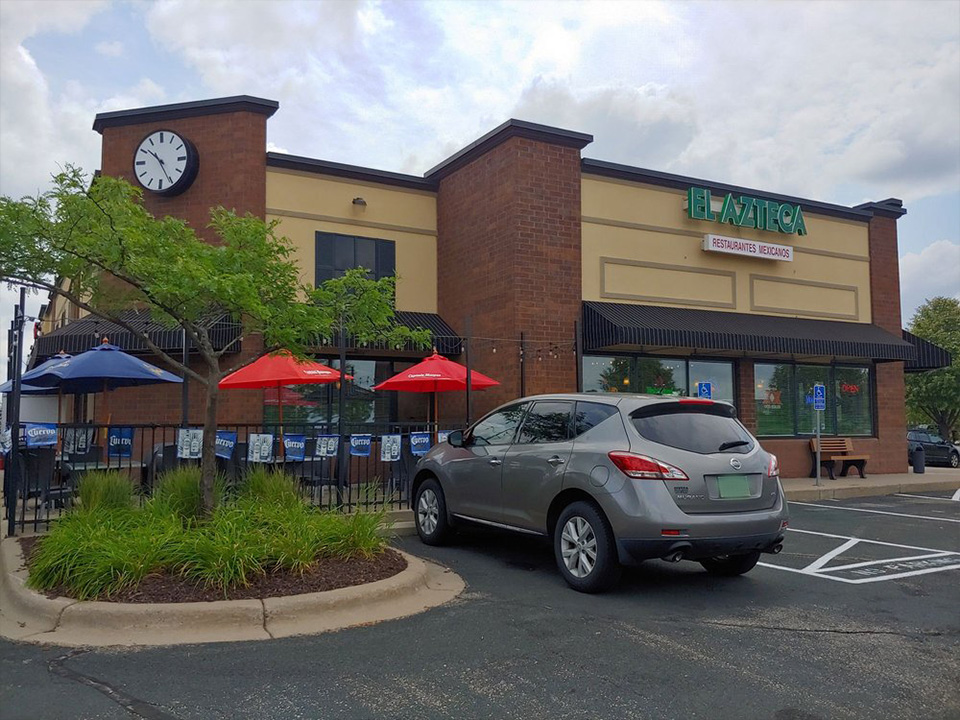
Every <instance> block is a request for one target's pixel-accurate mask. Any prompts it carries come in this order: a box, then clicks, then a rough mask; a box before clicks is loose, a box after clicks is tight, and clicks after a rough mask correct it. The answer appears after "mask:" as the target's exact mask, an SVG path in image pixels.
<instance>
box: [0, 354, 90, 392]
mask: <svg viewBox="0 0 960 720" xmlns="http://www.w3.org/2000/svg"><path fill="white" fill-rule="evenodd" d="M69 357H73V356H72V355H68V354H67V353H64V352H60V353H57V354H56V355H54V356H53V357H52V358H50V359H49V360H47V361H45V362H42V363H40V364H39V365H37V366H36V367H35V368H34V369H33V370H31V371H30V372H39V371H40V370H43V369H44V368H47V367H49V366H50V365H53V364H54V363H58V362H60V361H61V360H66V359H67V358H69ZM25 374H28V373H25ZM11 392H13V380H7V381H6V382H5V383H3V384H2V385H0V393H11ZM20 392H22V393H23V394H24V395H57V394H59V393H60V392H61V390H60V389H59V388H55V387H36V386H35V385H28V384H27V383H23V382H21V384H20Z"/></svg>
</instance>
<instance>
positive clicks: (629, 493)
mask: <svg viewBox="0 0 960 720" xmlns="http://www.w3.org/2000/svg"><path fill="white" fill-rule="evenodd" d="M412 495H413V503H412V504H413V511H414V519H415V523H416V527H417V532H418V534H419V535H420V538H421V540H423V542H425V543H427V544H430V545H437V544H441V543H443V542H444V541H445V540H446V539H447V536H448V535H449V534H450V532H451V531H452V530H453V529H454V528H455V527H456V526H458V525H461V524H470V523H479V524H481V525H487V526H493V527H497V528H503V529H507V530H514V531H517V532H521V533H528V534H532V535H540V536H544V537H549V538H550V539H551V540H552V541H553V547H554V554H555V557H556V561H557V567H558V568H559V570H560V574H561V575H562V576H563V578H564V580H566V581H567V583H568V584H569V585H570V586H571V587H573V588H574V589H575V590H580V591H582V592H597V591H600V590H604V589H606V588H608V587H610V586H611V585H612V584H613V583H614V582H615V581H616V579H617V576H618V575H619V570H620V565H621V564H634V563H638V562H641V561H643V560H647V559H651V558H662V559H664V560H668V561H671V562H678V561H680V560H693V561H695V562H699V563H700V564H701V565H702V566H703V567H704V568H705V569H706V570H707V571H708V572H710V573H713V574H716V575H727V576H730V575H740V574H742V573H745V572H748V571H749V570H750V569H751V568H753V567H754V565H756V564H757V560H758V559H759V558H760V554H761V553H763V552H767V553H777V552H779V551H780V549H781V547H782V543H783V538H784V532H785V530H786V527H787V521H788V515H787V503H786V500H785V499H784V496H783V489H782V488H781V486H780V471H779V467H778V465H777V458H776V457H774V456H773V455H771V454H770V453H768V452H766V451H765V450H764V449H763V448H762V447H760V443H759V442H757V439H756V438H754V437H753V436H752V435H751V434H750V432H749V431H748V430H747V429H746V428H745V427H744V426H743V424H742V423H741V422H740V421H739V420H738V419H737V416H736V411H735V410H734V408H733V406H732V405H730V404H728V403H723V402H713V401H711V400H703V399H695V398H679V399H677V398H667V397H663V396H648V395H620V394H610V395H602V394H594V393H589V394H565V395H547V396H544V395H540V396H535V397H528V398H523V399H520V400H516V401H514V402H512V403H508V404H507V405H504V406H501V407H500V408H497V409H496V410H494V411H493V412H491V413H489V414H488V415H486V416H485V417H484V418H482V419H481V420H479V421H478V422H476V423H475V424H474V425H473V426H471V427H470V428H469V429H468V430H466V431H463V432H461V431H459V430H458V431H456V432H453V433H451V434H450V435H449V437H448V439H447V442H444V443H440V444H438V445H435V446H434V447H433V448H432V449H431V450H430V452H429V453H428V454H427V455H425V456H424V457H423V458H422V459H421V460H420V462H419V463H418V465H417V472H416V476H415V478H414V483H413V493H412Z"/></svg>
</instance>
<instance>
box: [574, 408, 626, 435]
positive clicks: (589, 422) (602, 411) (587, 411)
mask: <svg viewBox="0 0 960 720" xmlns="http://www.w3.org/2000/svg"><path fill="white" fill-rule="evenodd" d="M616 414H617V408H615V407H614V406H613V405H601V404H600V403H592V402H578V403H577V414H576V415H575V416H574V433H573V435H574V437H580V436H581V435H583V434H584V433H585V432H586V431H587V430H590V429H591V428H594V427H596V426H597V425H599V424H600V423H602V422H603V421H604V420H606V419H607V418H608V417H613V416H614V415H616Z"/></svg>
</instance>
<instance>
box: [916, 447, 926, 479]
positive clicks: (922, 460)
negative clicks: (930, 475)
mask: <svg viewBox="0 0 960 720" xmlns="http://www.w3.org/2000/svg"><path fill="white" fill-rule="evenodd" d="M926 465H927V454H926V452H924V449H923V445H918V446H917V447H916V448H915V449H914V451H913V471H914V472H915V473H917V474H918V475H923V473H924V472H925V468H926Z"/></svg>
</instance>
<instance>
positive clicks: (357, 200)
mask: <svg viewBox="0 0 960 720" xmlns="http://www.w3.org/2000/svg"><path fill="white" fill-rule="evenodd" d="M352 202H353V204H354V205H359V206H360V207H366V206H367V201H366V200H364V199H363V198H362V197H355V198H354V199H353V201H352Z"/></svg>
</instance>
